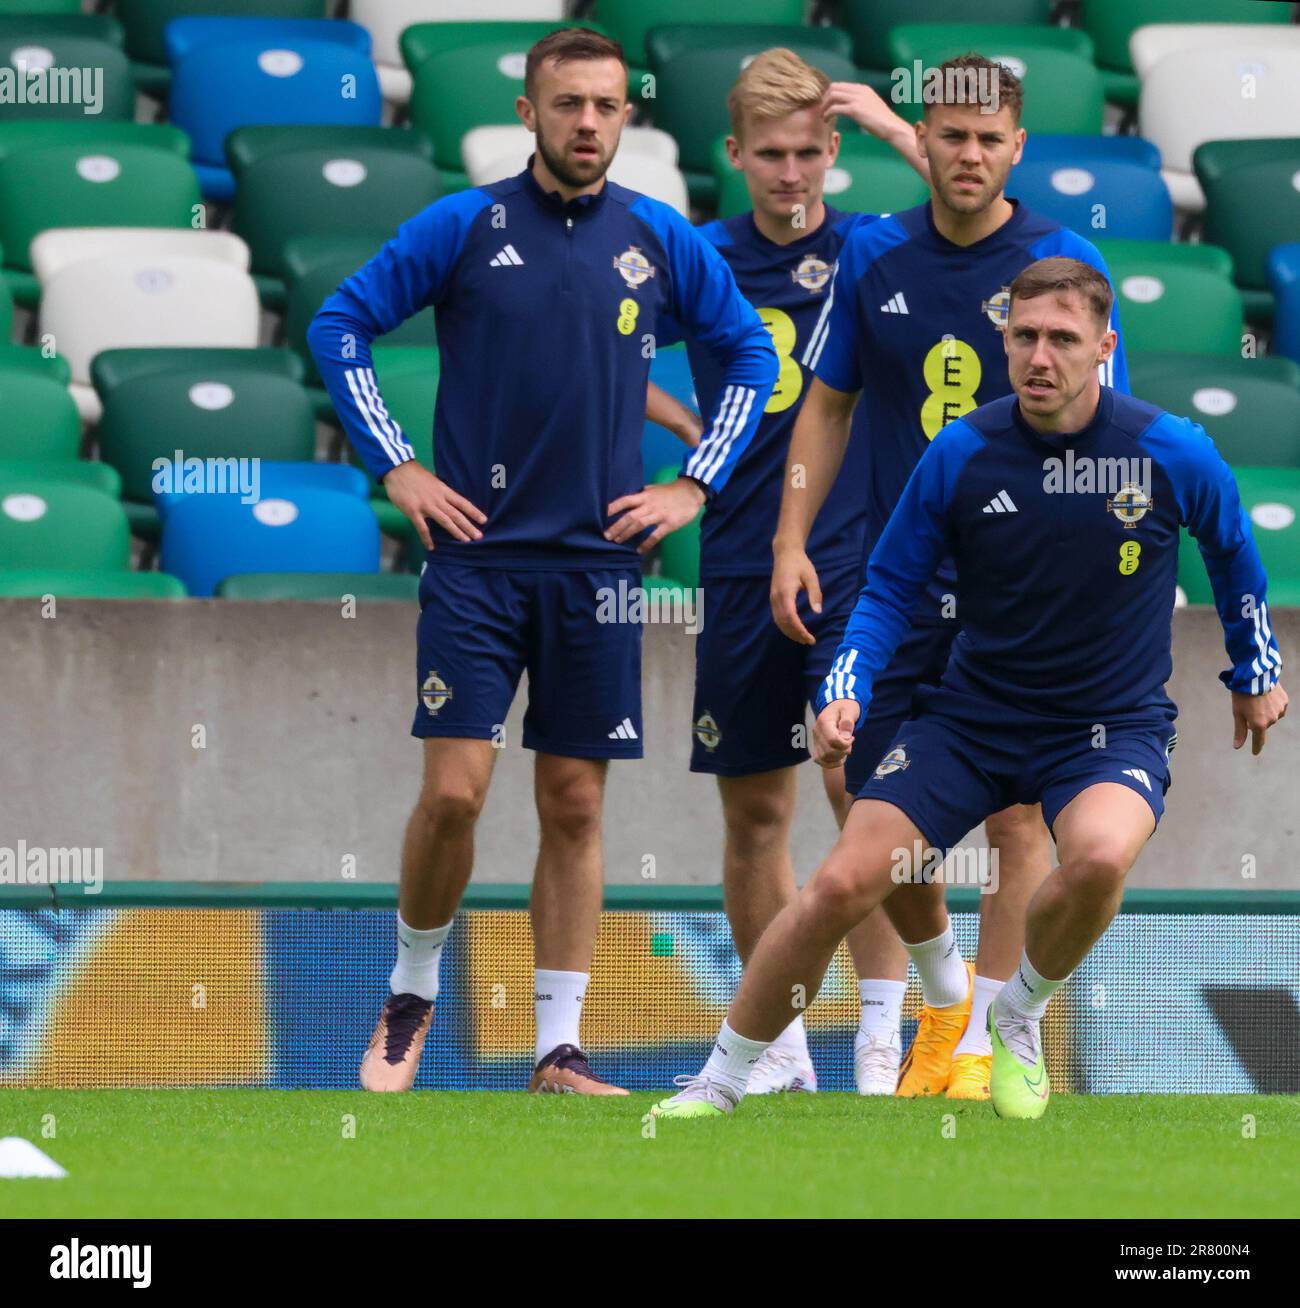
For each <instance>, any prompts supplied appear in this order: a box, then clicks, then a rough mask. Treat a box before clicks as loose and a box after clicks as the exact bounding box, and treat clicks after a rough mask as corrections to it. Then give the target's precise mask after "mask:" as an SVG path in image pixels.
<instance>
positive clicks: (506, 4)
mask: <svg viewBox="0 0 1300 1308" xmlns="http://www.w3.org/2000/svg"><path fill="white" fill-rule="evenodd" d="M348 16H349V17H350V18H351V19H352V21H353V22H354V23H360V24H361V26H362V27H364V28H365V29H366V31H368V32H369V33H370V39H371V42H372V58H373V59H374V61H375V68H376V70H377V71H378V73H379V88H380V90H381V91H382V92H383V93H384V99H385V100H387V101H389V102H390V103H391V104H405V103H406V102H407V101H408V100H409V99H410V98H411V74H410V72H409V71H408V70H407V68H406V65H405V64H404V63H403V62H402V49H401V46H400V45H399V44H398V41H399V39H400V37H401V35H402V33H403V32H404V31H405V30H406V29H407V28H408V27H410V26H411V25H412V24H414V23H457V22H473V23H478V22H492V21H496V22H502V21H505V20H507V19H524V20H529V21H534V20H539V19H540V20H542V21H544V22H551V21H555V22H558V21H559V20H560V19H562V18H563V17H564V0H352V4H351V6H350V8H349V10H348Z"/></svg>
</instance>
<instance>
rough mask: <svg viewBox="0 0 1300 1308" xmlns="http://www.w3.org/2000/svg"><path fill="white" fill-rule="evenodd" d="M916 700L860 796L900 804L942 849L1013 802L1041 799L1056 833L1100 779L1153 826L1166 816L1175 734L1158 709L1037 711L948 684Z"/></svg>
mask: <svg viewBox="0 0 1300 1308" xmlns="http://www.w3.org/2000/svg"><path fill="white" fill-rule="evenodd" d="M917 705H918V707H917V713H916V716H915V717H914V718H912V719H911V721H909V722H905V723H904V724H903V725H902V727H900V728H899V731H898V734H897V736H895V738H894V741H893V744H892V745H891V747H890V748H889V749H888V750H887V751H886V753H885V755H884V757H883V758H882V759H881V760H880V762H879V764H878V765H877V767H876V769H875V771H874V772H873V773H872V774H871V777H870V779H869V780H868V781H867V783H866V785H865V786H864V787H863V788H862V791H861V792H860V794H859V796H858V798H859V799H881V800H884V801H885V802H886V803H889V804H893V805H894V806H895V807H896V808H900V809H902V810H903V812H904V813H906V814H907V816H908V817H910V818H911V819H912V821H913V822H914V823H916V825H917V827H918V828H919V829H920V832H921V834H922V835H923V836H924V837H925V838H926V840H927V841H928V842H929V844H931V845H933V846H935V847H936V848H939V849H942V850H944V851H945V852H946V851H947V850H949V849H951V848H952V847H953V846H954V845H956V844H957V843H958V841H960V840H961V838H962V837H963V836H964V835H966V833H967V832H968V831H970V830H972V829H973V828H975V827H977V826H979V824H980V823H981V822H983V821H984V819H985V818H986V817H988V815H989V814H990V813H997V812H999V811H1000V810H1002V809H1004V808H1007V807H1009V806H1010V805H1012V804H1042V806H1043V820H1044V821H1045V822H1046V823H1047V829H1048V830H1049V831H1052V833H1053V835H1055V831H1054V824H1055V822H1056V819H1057V817H1059V816H1060V813H1061V810H1062V809H1063V808H1065V806H1066V805H1067V804H1068V803H1069V802H1070V801H1071V800H1072V799H1074V798H1075V796H1077V795H1078V794H1079V793H1080V792H1082V791H1084V790H1086V789H1087V788H1088V787H1089V786H1095V785H1097V784H1098V783H1099V782H1103V781H1113V782H1116V783H1117V784H1119V785H1121V786H1127V787H1128V788H1129V789H1130V790H1133V791H1135V792H1136V793H1137V794H1139V795H1141V796H1142V798H1143V799H1144V800H1146V802H1147V803H1148V804H1149V805H1150V806H1151V812H1152V814H1153V815H1154V816H1155V820H1156V822H1157V823H1159V821H1160V817H1161V815H1162V814H1163V813H1164V808H1165V791H1167V790H1168V789H1169V782H1170V775H1169V756H1170V755H1171V754H1172V753H1173V749H1174V743H1175V742H1176V740H1177V733H1176V732H1175V731H1174V724H1173V722H1172V721H1170V719H1169V718H1168V717H1167V716H1166V715H1164V714H1162V713H1157V714H1150V715H1133V714H1129V715H1126V716H1124V717H1122V718H1118V717H1117V718H1112V719H1110V720H1109V721H1107V720H1106V719H1104V718H1103V719H1101V720H1100V721H1098V720H1097V719H1091V720H1089V721H1082V720H1079V721H1074V720H1070V719H1063V718H1045V717H1040V716H1038V715H1036V714H1030V713H1026V712H1024V711H1023V710H1017V709H1014V708H1011V707H1010V706H1008V705H1004V704H995V703H994V702H992V701H991V700H984V699H976V698H975V697H973V696H970V695H965V694H960V693H958V692H956V691H951V690H948V689H946V688H938V689H927V690H923V691H921V693H920V694H919V695H918V697H917ZM1100 728H1104V731H1102V730H1100ZM855 748H856V746H855Z"/></svg>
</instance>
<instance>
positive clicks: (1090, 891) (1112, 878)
mask: <svg viewBox="0 0 1300 1308" xmlns="http://www.w3.org/2000/svg"><path fill="white" fill-rule="evenodd" d="M1131 863H1132V859H1131V858H1130V856H1129V853H1128V851H1127V850H1125V849H1121V848H1119V847H1118V846H1112V845H1108V844H1106V843H1104V842H1103V843H1100V844H1097V845H1095V846H1092V847H1091V848H1089V849H1088V850H1086V851H1085V852H1084V853H1083V854H1081V855H1080V856H1079V857H1077V858H1075V859H1074V860H1072V862H1071V865H1070V877H1071V879H1072V880H1073V881H1074V883H1075V884H1076V885H1077V886H1078V887H1079V889H1080V890H1081V891H1082V892H1083V893H1084V894H1086V896H1087V897H1088V899H1090V900H1096V901H1098V902H1102V901H1105V900H1109V899H1112V898H1113V897H1114V896H1115V895H1117V894H1120V893H1121V892H1122V891H1123V889H1124V878H1125V877H1126V876H1127V875H1128V870H1129V867H1130V865H1131Z"/></svg>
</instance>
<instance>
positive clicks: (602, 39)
mask: <svg viewBox="0 0 1300 1308" xmlns="http://www.w3.org/2000/svg"><path fill="white" fill-rule="evenodd" d="M548 59H552V60H554V61H555V62H556V63H557V64H562V63H566V62H568V60H570V59H617V60H618V62H619V63H621V64H622V65H623V71H624V73H626V72H627V60H626V59H625V58H624V57H623V47H622V46H621V45H620V44H619V43H618V42H617V41H614V40H611V39H610V38H609V37H608V36H602V35H601V34H600V33H599V32H593V31H592V30H591V28H589V27H561V28H559V29H558V30H556V31H554V32H548V33H547V34H546V35H545V36H544V37H542V39H541V40H540V41H538V42H537V43H536V44H535V45H534V46H533V48H532V49H531V50H529V52H528V59H527V62H526V63H525V65H524V94H525V95H526V96H527V97H528V98H529V99H530V100H531V99H532V98H533V93H534V91H536V89H537V70H538V69H539V68H540V67H541V66H542V64H544V63H545V62H546V60H548Z"/></svg>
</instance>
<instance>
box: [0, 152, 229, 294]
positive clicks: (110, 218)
mask: <svg viewBox="0 0 1300 1308" xmlns="http://www.w3.org/2000/svg"><path fill="white" fill-rule="evenodd" d="M202 212H203V211H202V208H201V198H200V195H199V183H198V179H197V178H196V177H195V175H194V170H193V169H192V168H191V167H190V165H189V163H188V162H187V161H186V160H184V159H182V158H180V157H179V156H178V155H176V154H173V153H171V152H170V151H165V150H154V149H151V148H150V147H148V146H139V145H118V146H102V145H98V144H96V145H90V146H87V145H83V144H81V143H80V142H75V143H72V144H69V145H46V146H30V147H28V148H27V149H24V150H19V151H16V152H14V153H12V154H9V155H7V156H6V157H4V158H3V159H0V246H3V248H4V251H5V258H6V267H5V276H6V277H7V279H8V281H9V284H10V289H11V290H12V291H13V293H14V298H15V299H16V300H17V301H18V302H19V303H20V304H23V305H26V306H28V307H32V306H34V305H35V304H36V303H37V301H38V300H39V299H40V284H39V282H38V281H37V279H36V276H35V274H33V273H32V271H31V268H32V264H31V256H30V246H31V243H32V241H33V240H34V239H35V237H36V236H38V235H39V234H40V233H41V232H43V231H45V230H47V229H48V228H51V227H184V228H187V229H192V228H193V227H194V225H195V216H196V214H197V215H201V214H202Z"/></svg>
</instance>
